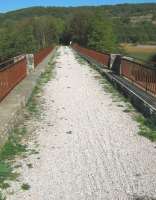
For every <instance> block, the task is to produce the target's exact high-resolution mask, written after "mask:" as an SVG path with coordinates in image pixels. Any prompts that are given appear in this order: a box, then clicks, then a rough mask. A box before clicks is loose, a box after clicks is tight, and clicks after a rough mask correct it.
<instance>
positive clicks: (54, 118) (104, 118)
mask: <svg viewBox="0 0 156 200" xmlns="http://www.w3.org/2000/svg"><path fill="white" fill-rule="evenodd" d="M58 51H59V52H60V56H59V57H58V58H57V63H56V75H55V78H54V79H52V80H51V81H49V82H48V84H46V86H45V88H44V94H43V97H42V98H43V100H44V111H43V113H42V118H43V120H42V121H41V122H40V123H39V125H38V127H37V129H36V130H35V132H34V134H35V135H36V141H37V143H38V144H39V154H38V155H32V156H29V158H27V159H24V160H23V161H21V162H22V169H21V173H22V174H21V180H22V182H28V183H29V184H30V186H31V188H30V189H29V190H28V191H25V192H24V191H21V190H18V188H17V189H15V193H14V194H13V195H10V196H9V199H10V200H118V199H120V200H127V199H137V198H138V199H139V197H140V199H151V198H150V197H156V148H154V147H155V144H154V143H151V142H150V141H149V140H147V139H145V138H144V137H141V136H139V135H138V134H137V131H138V127H137V123H136V122H135V121H133V120H132V117H131V115H130V113H125V112H123V107H119V106H117V103H116V102H113V100H112V97H111V95H110V94H108V93H107V92H105V91H104V89H103V88H102V86H101V85H100V84H99V81H98V80H97V76H99V74H98V73H97V72H96V71H94V70H93V69H91V68H89V66H88V64H83V65H82V64H80V63H79V62H78V60H76V58H75V56H74V54H73V52H72V51H71V50H70V49H69V48H68V47H60V49H59V50H58ZM35 156H36V157H38V159H35ZM27 163H31V164H32V166H33V167H32V168H31V169H30V168H28V167H27ZM16 186H17V185H16ZM145 196H147V197H148V198H144V197H145Z"/></svg>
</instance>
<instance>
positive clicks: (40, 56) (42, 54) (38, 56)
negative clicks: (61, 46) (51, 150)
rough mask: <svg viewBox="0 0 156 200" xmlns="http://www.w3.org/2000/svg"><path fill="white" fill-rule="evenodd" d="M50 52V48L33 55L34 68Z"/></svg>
mask: <svg viewBox="0 0 156 200" xmlns="http://www.w3.org/2000/svg"><path fill="white" fill-rule="evenodd" d="M51 51H52V48H50V47H49V48H45V49H42V50H40V51H39V52H37V53H35V54H34V64H35V67H36V66H37V65H38V64H39V63H40V62H42V60H43V59H44V58H45V57H46V56H47V55H48V54H49V53H50V52H51Z"/></svg>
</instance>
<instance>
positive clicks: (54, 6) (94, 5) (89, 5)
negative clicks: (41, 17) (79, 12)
mask: <svg viewBox="0 0 156 200" xmlns="http://www.w3.org/2000/svg"><path fill="white" fill-rule="evenodd" d="M137 4H138V5H139V4H140V5H141V4H156V2H152V1H151V2H141V3H137V2H136V3H128V2H125V3H114V4H113V3H112V4H107V3H106V4H86V5H73V6H72V5H69V6H66V5H64V6H60V5H58V6H57V5H36V6H35V5H34V6H27V7H21V8H16V9H10V10H4V11H3V10H2V11H0V14H6V13H9V12H14V11H18V10H23V9H29V8H35V7H36V8H37V7H38V8H41V7H43V8H48V7H49V8H78V7H100V6H120V5H137Z"/></svg>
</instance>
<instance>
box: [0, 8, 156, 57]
mask: <svg viewBox="0 0 156 200" xmlns="http://www.w3.org/2000/svg"><path fill="white" fill-rule="evenodd" d="M71 40H72V41H74V42H78V43H80V44H81V45H83V46H86V47H89V48H94V49H96V50H99V51H104V50H105V49H107V50H109V51H119V49H118V47H119V43H123V42H132V43H148V42H156V4H132V5H131V4H123V5H114V6H98V7H96V6H86V7H76V8H70V7H69V8H58V7H32V8H26V9H21V10H17V11H12V12H8V13H5V14H0V60H1V61H2V60H4V59H7V58H9V57H12V56H14V55H18V54H22V53H29V52H30V53H31V52H34V51H37V50H38V49H40V48H43V47H46V46H51V45H54V44H58V43H64V44H69V41H71Z"/></svg>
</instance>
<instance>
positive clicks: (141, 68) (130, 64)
mask: <svg viewBox="0 0 156 200" xmlns="http://www.w3.org/2000/svg"><path fill="white" fill-rule="evenodd" d="M120 74H121V75H122V76H124V77H126V78H127V79H129V80H131V81H132V82H133V83H134V84H136V85H138V86H140V87H141V88H142V89H144V90H146V91H148V92H150V93H152V94H153V95H156V69H154V68H147V67H146V66H145V65H143V64H140V63H137V62H135V61H131V60H127V59H125V58H122V59H121V68H120Z"/></svg>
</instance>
